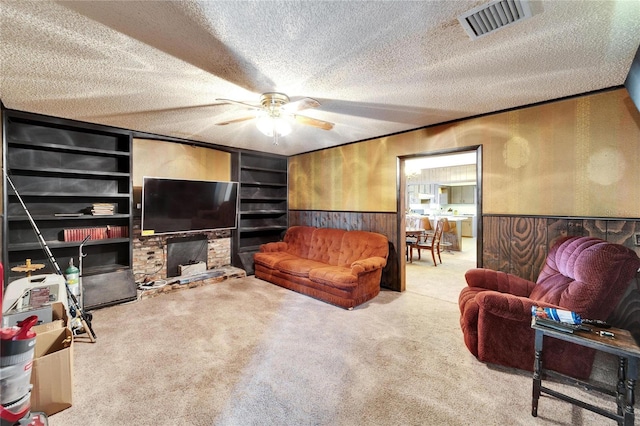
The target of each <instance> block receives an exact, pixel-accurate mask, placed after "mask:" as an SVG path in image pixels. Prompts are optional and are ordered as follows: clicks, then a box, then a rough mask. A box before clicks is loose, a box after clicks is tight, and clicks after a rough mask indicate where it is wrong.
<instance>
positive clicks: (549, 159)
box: [289, 88, 640, 218]
mask: <svg viewBox="0 0 640 426" xmlns="http://www.w3.org/2000/svg"><path fill="white" fill-rule="evenodd" d="M475 145H482V150H483V151H482V152H483V164H482V168H483V172H482V179H483V191H482V197H483V212H482V213H485V214H514V215H544V216H556V215H557V216H592V217H619V218H622V217H630V218H638V217H640V161H639V160H640V112H638V110H637V109H636V107H635V105H633V103H632V101H631V99H630V98H629V95H628V93H627V91H626V89H624V88H620V89H615V90H611V91H606V92H600V93H597V94H592V95H586V96H581V97H576V98H572V99H567V100H562V101H557V102H552V103H546V104H543V105H539V106H533V107H529V108H524V109H518V110H514V111H509V112H504V113H499V114H493V115H489V116H484V117H479V118H475V119H469V120H464V121H460V122H457V123H453V124H448V125H441V126H435V127H431V128H426V129H421V130H416V131H413V132H408V133H404V134H399V135H394V136H390V137H385V138H380V139H376V140H371V141H367V142H361V143H356V144H351V145H345V146H342V147H337V148H333V149H327V150H323V151H318V152H313V153H309V154H302V155H298V156H294V157H291V158H290V161H289V208H290V209H293V210H329V211H363V212H364V211H371V212H395V211H397V188H396V180H397V175H398V166H397V163H398V157H402V156H407V155H414V154H429V153H435V152H442V151H443V150H450V149H456V148H460V147H468V146H475Z"/></svg>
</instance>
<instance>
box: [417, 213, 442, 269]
mask: <svg viewBox="0 0 640 426" xmlns="http://www.w3.org/2000/svg"><path fill="white" fill-rule="evenodd" d="M444 226H445V222H444V220H443V219H440V220H438V222H437V224H436V230H435V232H434V233H433V235H432V236H429V235H428V236H427V238H426V240H425V241H418V243H416V248H417V249H418V259H420V250H429V251H431V257H432V258H433V265H434V266H438V264H437V263H436V253H438V260H439V261H440V263H442V258H441V257H440V240H441V239H442V232H443V230H444Z"/></svg>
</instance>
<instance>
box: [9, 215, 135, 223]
mask: <svg viewBox="0 0 640 426" xmlns="http://www.w3.org/2000/svg"><path fill="white" fill-rule="evenodd" d="M31 217H32V218H33V220H34V221H36V222H42V221H60V220H63V221H68V220H104V219H128V218H129V217H131V215H129V214H113V215H96V216H94V215H92V214H83V215H82V216H55V215H31ZM7 220H8V221H9V222H26V221H29V218H28V217H27V216H9V217H8V218H7Z"/></svg>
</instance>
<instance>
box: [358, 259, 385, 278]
mask: <svg viewBox="0 0 640 426" xmlns="http://www.w3.org/2000/svg"><path fill="white" fill-rule="evenodd" d="M386 264H387V260H386V259H385V258H383V257H378V256H374V257H369V258H366V259H360V260H356V261H355V262H353V263H352V264H351V273H352V274H353V275H360V274H362V273H365V272H369V271H373V270H376V269H382V268H384V266H385V265H386Z"/></svg>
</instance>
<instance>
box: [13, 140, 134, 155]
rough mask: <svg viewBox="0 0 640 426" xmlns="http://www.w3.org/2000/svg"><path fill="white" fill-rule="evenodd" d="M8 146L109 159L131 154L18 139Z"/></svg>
mask: <svg viewBox="0 0 640 426" xmlns="http://www.w3.org/2000/svg"><path fill="white" fill-rule="evenodd" d="M7 144H8V145H9V146H14V147H25V148H30V149H35V150H41V151H56V152H75V153H80V154H91V155H104V156H109V157H129V156H130V153H129V152H127V151H111V150H108V149H97V148H85V147H81V146H75V145H62V144H57V143H48V142H40V141H24V140H17V139H8V141H7Z"/></svg>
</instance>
